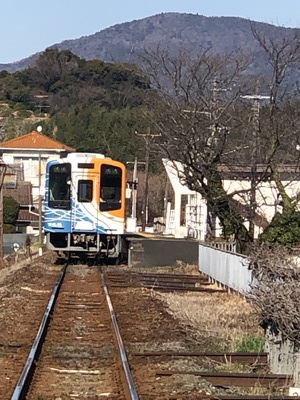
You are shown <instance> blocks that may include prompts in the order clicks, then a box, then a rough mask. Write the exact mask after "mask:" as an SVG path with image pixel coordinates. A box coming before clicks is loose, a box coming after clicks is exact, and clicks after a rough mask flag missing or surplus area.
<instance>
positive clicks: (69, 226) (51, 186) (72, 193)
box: [43, 153, 128, 263]
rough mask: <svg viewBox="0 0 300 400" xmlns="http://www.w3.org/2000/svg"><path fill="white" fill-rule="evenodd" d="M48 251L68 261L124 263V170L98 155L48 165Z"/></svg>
mask: <svg viewBox="0 0 300 400" xmlns="http://www.w3.org/2000/svg"><path fill="white" fill-rule="evenodd" d="M43 215H44V217H43V230H44V234H45V238H46V239H45V241H46V248H47V249H49V250H53V251H56V252H57V254H58V255H60V256H62V257H65V258H66V257H67V258H68V259H71V258H77V259H80V260H84V261H86V260H87V259H94V260H98V259H99V258H101V259H111V260H114V262H116V263H117V262H120V261H121V260H124V259H126V257H127V253H128V248H127V241H126V235H125V215H126V167H125V165H124V164H123V163H121V162H119V161H115V160H113V159H111V158H108V157H105V156H104V155H103V154H98V153H69V154H68V155H67V156H66V157H64V158H59V159H56V160H51V161H48V163H47V165H46V179H45V202H44V213H43Z"/></svg>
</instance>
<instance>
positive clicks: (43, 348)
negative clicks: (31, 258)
mask: <svg viewBox="0 0 300 400" xmlns="http://www.w3.org/2000/svg"><path fill="white" fill-rule="evenodd" d="M79 271H80V272H79ZM50 313H51V314H52V317H51V321H50V323H49V324H48V319H49V317H50ZM35 364H36V365H35ZM60 396H70V398H73V397H74V398H80V399H86V398H101V397H113V398H116V399H124V400H125V399H137V394H136V390H135V387H134V383H133V380H132V376H131V373H130V369H129V366H128V362H127V358H126V353H125V349H124V346H123V343H122V339H121V336H120V333H119V330H118V326H117V322H116V318H115V315H114V311H113V308H112V304H111V301H110V298H109V294H108V291H107V287H106V284H105V281H104V277H103V275H102V274H101V273H100V271H99V270H98V269H96V268H93V269H90V268H88V267H87V266H85V267H84V266H80V267H79V266H76V267H71V266H69V267H66V268H65V269H64V271H63V273H62V275H61V277H60V279H59V281H58V283H57V284H56V286H55V288H54V291H53V293H52V296H51V299H50V302H49V304H48V307H47V311H46V313H45V315H44V317H43V321H42V324H41V326H40V329H39V332H38V335H37V338H36V341H35V343H34V346H33V348H32V350H31V352H30V354H29V357H28V360H27V363H26V365H25V367H24V370H23V372H22V374H21V377H20V379H19V382H18V384H17V386H16V389H15V391H14V394H13V396H12V400H17V399H22V398H28V399H39V398H59V397H60Z"/></svg>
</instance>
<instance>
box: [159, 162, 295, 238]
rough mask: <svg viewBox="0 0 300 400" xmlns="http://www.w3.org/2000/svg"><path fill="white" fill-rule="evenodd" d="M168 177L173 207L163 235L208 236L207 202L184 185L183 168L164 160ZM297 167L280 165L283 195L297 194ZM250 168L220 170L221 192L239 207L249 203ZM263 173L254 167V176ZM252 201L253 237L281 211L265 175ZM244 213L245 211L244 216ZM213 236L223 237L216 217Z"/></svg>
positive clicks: (272, 187) (170, 209)
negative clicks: (223, 190)
mask: <svg viewBox="0 0 300 400" xmlns="http://www.w3.org/2000/svg"><path fill="white" fill-rule="evenodd" d="M163 164H164V167H165V169H166V172H167V175H168V178H169V180H170V183H171V185H172V188H173V191H174V204H172V205H171V203H169V204H168V208H167V216H166V233H168V234H172V235H174V236H175V237H177V238H184V237H194V238H197V239H199V240H205V238H206V235H207V233H208V214H207V213H208V210H207V206H206V201H205V200H204V199H203V198H202V196H201V195H200V194H199V193H197V192H193V191H191V190H189V189H188V187H187V186H186V185H185V184H184V178H183V167H182V165H181V164H180V163H179V162H172V161H169V160H166V159H164V160H163ZM298 168H299V167H298V166H296V165H281V166H279V171H280V175H281V180H282V183H283V186H284V188H285V190H286V193H287V194H288V196H290V197H291V198H295V197H296V196H297V194H298V193H300V171H299V170H298ZM250 170H251V167H250V166H249V165H248V166H247V165H245V166H243V167H241V166H239V167H223V168H222V171H221V174H222V177H223V185H224V189H225V191H226V192H227V193H228V194H234V195H233V198H234V199H235V200H237V201H238V202H239V203H240V204H241V207H244V210H246V207H247V206H249V204H250V188H251V175H250ZM262 173H265V171H264V167H263V166H257V176H258V178H259V177H261V174H262ZM255 201H256V204H257V207H256V210H255V217H254V219H253V220H254V236H255V237H256V238H257V237H258V235H259V234H260V233H261V232H262V231H263V230H264V229H265V228H266V226H267V225H268V224H269V223H270V222H271V220H272V218H273V217H274V215H275V213H276V212H281V205H280V198H279V195H278V191H277V188H276V185H275V183H274V182H272V181H271V180H270V179H269V178H268V176H266V177H265V179H263V180H262V181H261V182H260V183H259V184H257V187H256V191H255ZM245 214H247V212H245V211H244V215H245ZM210 217H211V219H212V221H213V232H210V233H212V234H213V236H214V237H220V236H221V235H222V229H221V226H220V224H219V221H218V218H213V216H210ZM245 226H246V227H247V228H248V227H249V220H247V217H245Z"/></svg>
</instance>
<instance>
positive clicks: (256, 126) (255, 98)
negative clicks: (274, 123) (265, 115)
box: [242, 94, 270, 239]
mask: <svg viewBox="0 0 300 400" xmlns="http://www.w3.org/2000/svg"><path fill="white" fill-rule="evenodd" d="M242 98H243V99H249V100H251V101H252V102H253V103H252V115H253V136H252V137H253V143H252V152H251V176H250V204H249V209H250V211H249V235H250V237H251V238H252V239H254V236H255V232H254V229H255V223H254V219H255V213H256V208H257V204H256V186H257V163H258V147H259V132H260V120H259V119H260V118H259V117H260V101H262V100H267V99H270V96H262V95H259V94H254V95H245V96H242Z"/></svg>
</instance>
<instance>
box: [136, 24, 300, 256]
mask: <svg viewBox="0 0 300 400" xmlns="http://www.w3.org/2000/svg"><path fill="white" fill-rule="evenodd" d="M252 31H253V35H254V36H255V38H256V39H257V40H258V43H259V45H260V47H261V48H262V49H263V51H264V52H265V55H266V59H267V60H268V61H269V65H270V71H269V75H268V76H269V82H266V80H264V81H262V80H261V82H260V85H261V86H262V87H263V88H266V89H267V93H266V95H268V96H269V98H270V101H269V102H268V104H266V105H264V106H263V107H262V109H261V115H259V116H258V118H259V120H258V124H257V128H254V126H255V124H256V122H255V121H253V118H254V116H253V108H251V107H249V106H246V105H245V103H243V101H242V99H243V98H244V96H245V95H246V94H249V93H257V91H258V90H259V89H260V86H259V87H258V85H257V77H251V76H249V75H248V71H249V65H250V64H251V62H252V60H253V59H252V56H250V55H244V54H242V53H241V52H240V53H238V54H237V53H234V54H228V55H225V56H218V55H214V54H212V52H211V50H203V51H202V52H201V53H199V54H196V55H195V54H192V53H191V52H187V51H181V52H180V53H179V54H172V53H170V51H167V50H163V49H160V48H157V49H156V50H155V51H146V52H145V55H144V57H143V61H144V69H145V71H146V72H147V74H148V75H149V76H150V78H151V81H152V85H153V87H154V88H155V89H156V91H157V92H158V93H159V94H160V98H159V100H156V102H154V103H153V101H152V103H151V113H150V115H149V117H150V118H151V117H152V119H153V123H154V122H155V123H156V124H157V129H158V130H159V131H160V132H161V137H160V141H159V147H160V149H161V150H162V151H163V153H164V154H165V156H167V157H168V158H169V159H170V160H174V161H179V162H181V164H182V165H183V168H184V172H183V175H184V179H185V183H186V184H187V186H188V187H189V188H190V189H192V190H196V191H197V192H199V193H201V195H202V196H203V197H204V198H205V199H206V201H207V204H208V207H209V210H210V211H211V212H212V213H213V214H214V215H216V216H217V217H218V218H219V219H220V222H221V224H222V227H223V234H224V237H225V238H228V237H229V236H231V235H233V236H234V237H235V239H236V240H237V242H238V243H239V245H240V250H243V248H244V247H245V246H244V244H246V243H248V242H249V241H252V240H253V236H254V235H253V229H252V231H251V230H250V231H249V229H248V228H246V227H245V221H249V220H251V221H252V220H253V219H254V218H256V217H257V215H258V214H257V213H258V210H257V206H256V205H255V198H253V196H252V200H251V190H252V193H253V189H254V190H256V188H257V187H258V185H259V184H260V183H261V182H262V181H264V180H266V179H274V181H275V182H276V186H277V189H278V191H279V193H280V196H281V198H282V199H283V201H284V207H283V208H284V209H285V207H286V206H290V205H291V202H292V201H293V205H292V206H293V207H294V208H293V210H294V209H295V205H296V203H297V202H298V199H293V200H292V199H289V198H288V196H287V193H286V191H285V187H284V185H283V184H282V177H281V175H280V168H279V162H282V160H284V151H283V150H284V148H285V147H286V146H285V140H286V138H287V137H289V138H291V136H292V137H293V139H292V140H293V143H295V132H296V131H297V130H298V128H299V126H300V124H299V117H298V115H297V114H296V107H295V104H294V103H295V101H294V100H293V101H292V100H291V98H290V97H288V94H289V93H288V90H287V85H286V76H287V72H288V71H289V68H290V67H291V66H293V65H294V64H295V62H296V61H297V60H298V59H299V56H300V51H299V50H300V49H299V46H298V36H297V35H295V36H294V37H291V38H289V39H287V38H283V39H282V41H281V42H278V41H277V42H274V41H272V40H271V39H267V38H262V37H261V36H260V35H259V33H258V32H257V30H256V29H255V26H254V25H252ZM285 99H286V100H287V102H284V100H285ZM152 100H153V99H152ZM291 117H292V120H291ZM255 118H257V116H256V117H255ZM260 118H261V119H262V120H263V124H259V121H260ZM261 125H262V126H261ZM253 129H257V131H256V138H255V140H254V137H253ZM293 135H294V136H293ZM283 138H284V140H283ZM290 145H291V142H289V146H290ZM295 148H296V146H295ZM253 149H255V151H256V156H255V157H252V160H251V163H250V162H249V153H250V152H251V151H252V152H253ZM289 155H290V153H289ZM292 158H293V159H294V161H295V160H296V158H297V154H296V150H295V152H294V154H292ZM285 159H286V158H285ZM289 161H291V160H289ZM245 164H247V165H248V167H249V164H250V166H252V168H250V169H249V175H251V174H252V175H253V176H252V178H251V177H250V179H252V181H253V185H252V188H249V189H241V190H239V191H234V192H231V193H229V192H228V191H226V190H225V188H224V185H223V176H224V170H226V171H229V170H232V169H233V170H234V169H235V170H237V169H238V167H239V168H240V169H242V168H245ZM243 165H244V166H243ZM257 165H260V171H259V173H258V169H257ZM253 166H255V168H253ZM296 172H297V171H296ZM238 196H240V197H241V196H242V197H244V198H245V199H248V200H249V199H250V200H249V201H248V204H247V202H244V205H243V206H241V203H240V202H239V201H237V199H238ZM251 201H252V206H251V205H250V206H249V202H250V203H251Z"/></svg>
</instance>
